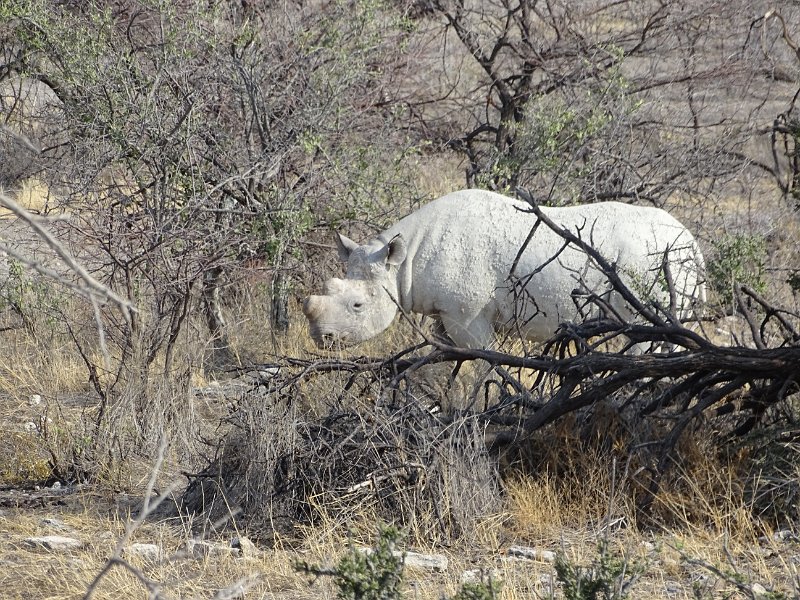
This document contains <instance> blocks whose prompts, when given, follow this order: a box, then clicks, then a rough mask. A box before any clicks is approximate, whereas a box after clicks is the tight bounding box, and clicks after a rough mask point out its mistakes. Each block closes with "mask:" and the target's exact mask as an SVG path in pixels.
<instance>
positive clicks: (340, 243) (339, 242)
mask: <svg viewBox="0 0 800 600" xmlns="http://www.w3.org/2000/svg"><path fill="white" fill-rule="evenodd" d="M336 248H337V249H338V250H339V260H341V261H342V262H344V263H346V262H347V261H348V260H350V253H351V252H352V251H353V250H355V249H356V248H358V244H356V243H355V242H354V241H353V240H351V239H350V238H349V237H347V236H345V235H342V234H341V233H339V232H337V233H336Z"/></svg>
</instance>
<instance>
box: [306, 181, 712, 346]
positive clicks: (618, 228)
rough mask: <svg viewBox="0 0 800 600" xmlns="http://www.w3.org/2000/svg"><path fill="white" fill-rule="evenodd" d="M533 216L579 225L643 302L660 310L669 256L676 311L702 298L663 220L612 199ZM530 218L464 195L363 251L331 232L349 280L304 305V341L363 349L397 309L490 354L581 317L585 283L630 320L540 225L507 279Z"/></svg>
mask: <svg viewBox="0 0 800 600" xmlns="http://www.w3.org/2000/svg"><path fill="white" fill-rule="evenodd" d="M542 210H543V212H544V213H545V214H546V215H547V216H549V217H550V218H551V219H552V220H553V221H555V222H556V223H558V224H560V225H561V226H562V227H565V228H567V229H569V230H571V231H572V232H573V233H578V230H579V229H580V232H579V235H580V236H581V238H582V239H584V240H586V241H588V242H590V243H591V244H592V245H593V246H594V247H595V248H596V249H597V250H599V251H600V252H601V253H602V254H603V255H604V256H605V257H606V259H608V260H609V261H610V262H611V263H615V264H616V265H617V271H618V273H620V275H621V276H622V278H623V280H625V281H626V282H627V283H628V284H629V285H630V287H631V289H632V290H633V291H635V292H636V293H637V294H638V295H639V296H640V297H641V298H642V299H643V300H648V299H654V298H655V299H658V300H659V301H660V302H661V303H662V304H663V305H664V306H668V305H669V296H668V293H667V291H666V289H665V288H666V286H665V285H664V276H663V270H662V269H661V265H662V261H663V258H664V251H665V250H667V249H669V255H668V256H669V270H670V274H671V276H672V278H673V280H674V284H675V288H676V291H677V293H678V301H679V304H680V307H679V308H680V312H681V313H682V314H683V315H684V316H688V314H687V313H689V312H690V311H691V310H692V307H693V306H694V304H695V300H703V299H704V296H705V291H704V286H703V284H702V283H701V282H700V277H699V272H700V271H701V270H702V256H701V254H700V251H699V249H698V246H697V243H696V242H695V239H694V238H693V237H692V234H691V233H689V231H688V230H687V229H686V228H685V227H684V226H683V225H682V224H681V223H679V222H678V221H677V220H676V219H674V218H673V217H672V216H670V215H669V213H667V212H665V211H663V210H660V209H657V208H649V207H640V206H631V205H628V204H621V203H618V202H605V203H599V204H589V205H585V206H572V207H566V208H543V209H542ZM535 222H536V217H535V216H534V215H533V214H531V213H530V212H529V207H528V206H527V204H525V203H524V202H521V201H518V200H513V199H510V198H506V197H504V196H501V195H499V194H495V193H492V192H487V191H482V190H465V191H460V192H454V193H452V194H448V195H447V196H443V197H442V198H439V199H437V200H434V201H433V202H431V203H429V204H427V205H426V206H423V207H422V208H420V209H419V210H417V211H416V212H414V213H412V214H410V215H409V216H407V217H405V218H404V219H402V220H401V221H399V222H398V223H397V224H396V225H394V226H393V227H390V228H389V229H387V230H386V231H384V232H383V233H381V234H380V235H379V236H378V237H377V238H375V239H373V240H371V241H369V242H367V243H366V244H364V245H358V244H356V243H354V242H352V241H351V240H349V239H347V238H346V237H344V236H338V237H337V242H338V245H339V255H340V257H341V258H342V260H343V261H345V262H346V264H347V275H346V277H345V278H344V279H338V278H334V279H331V280H329V281H328V282H327V283H326V284H325V288H324V291H323V295H321V296H310V297H309V298H308V299H307V300H306V302H305V304H304V306H303V311H304V313H305V314H306V317H307V318H308V321H309V326H310V331H311V336H312V337H313V338H314V340H315V341H316V342H317V344H318V345H319V346H323V347H324V346H331V345H333V344H343V345H348V344H353V343H358V342H361V341H363V340H366V339H369V338H371V337H373V336H375V335H377V334H378V333H380V332H381V331H383V330H384V329H386V328H387V327H388V326H389V325H390V324H391V322H392V320H393V319H394V317H395V315H396V314H397V305H399V306H400V307H402V309H403V310H404V311H408V312H415V313H419V314H423V315H438V316H439V317H440V318H441V322H442V324H443V325H444V328H445V330H446V332H447V334H448V335H449V336H450V338H451V339H452V340H453V342H454V343H455V344H456V345H458V346H462V347H476V348H480V347H486V346H489V345H490V344H491V342H492V340H493V338H494V336H495V334H496V333H501V332H509V333H512V334H514V335H516V334H520V335H523V336H524V337H525V338H527V339H529V340H533V341H544V340H546V339H547V338H549V337H550V336H551V335H552V334H553V333H554V332H555V331H556V329H557V328H558V326H559V324H560V323H561V322H564V321H574V320H576V319H578V318H579V314H578V310H577V308H576V302H575V300H574V299H573V297H572V292H573V290H576V289H578V288H582V287H586V288H588V289H591V290H592V291H594V292H596V293H598V294H606V295H607V298H608V301H609V302H610V303H611V305H612V306H613V307H614V308H615V309H616V310H617V311H619V312H620V313H621V314H623V315H625V316H626V317H627V316H632V315H631V312H630V310H629V309H628V307H626V306H625V304H624V302H623V301H622V300H621V298H619V296H618V295H617V294H616V293H615V292H613V291H612V292H610V293H609V292H608V290H609V285H608V281H607V278H606V277H605V275H604V274H603V273H602V272H601V271H600V270H598V269H597V268H596V267H594V266H593V264H592V263H591V261H590V260H589V259H588V257H587V256H586V254H585V253H583V252H581V251H580V250H578V249H576V248H573V247H571V246H570V247H569V248H567V249H565V250H564V251H562V252H561V253H560V254H558V252H559V249H560V248H561V247H562V245H563V240H562V238H561V237H559V236H558V235H557V234H555V233H553V232H552V231H551V230H550V229H549V228H548V227H547V226H546V225H544V224H541V225H540V226H539V228H538V229H537V230H536V233H535V235H534V236H533V239H532V240H531V241H530V243H529V244H528V245H527V247H526V250H525V252H524V253H523V255H522V256H521V258H520V260H519V263H518V265H517V268H516V271H515V273H514V274H511V272H510V271H511V267H512V264H513V262H514V258H515V257H516V255H517V253H518V251H519V249H520V248H521V247H522V245H523V243H524V241H525V238H526V237H527V236H528V234H529V232H530V231H531V228H532V227H533V226H534V224H535ZM556 255H558V256H557V257H556V258H555V259H553V257H555V256H556ZM523 282H524V289H523V285H522V284H523ZM515 284H516V289H515Z"/></svg>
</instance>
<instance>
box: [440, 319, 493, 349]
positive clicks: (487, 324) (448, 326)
mask: <svg viewBox="0 0 800 600" xmlns="http://www.w3.org/2000/svg"><path fill="white" fill-rule="evenodd" d="M439 316H440V318H441V319H442V325H444V329H445V331H446V332H447V335H448V336H449V337H450V339H451V340H453V344H455V345H456V346H459V347H461V348H488V347H489V346H491V344H492V341H493V340H494V327H493V326H492V321H491V319H489V318H488V316H487V315H485V314H484V312H481V313H478V314H477V315H474V316H469V315H465V314H455V315H452V314H450V313H441V314H440V315H439Z"/></svg>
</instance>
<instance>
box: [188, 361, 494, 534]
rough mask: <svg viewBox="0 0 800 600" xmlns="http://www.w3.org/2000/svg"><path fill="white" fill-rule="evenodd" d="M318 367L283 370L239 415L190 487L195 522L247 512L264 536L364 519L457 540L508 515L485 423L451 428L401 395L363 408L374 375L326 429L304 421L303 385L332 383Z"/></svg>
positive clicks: (456, 423)
mask: <svg viewBox="0 0 800 600" xmlns="http://www.w3.org/2000/svg"><path fill="white" fill-rule="evenodd" d="M309 366H310V369H308V370H306V369H301V370H300V372H299V373H298V372H296V369H297V367H296V366H295V372H294V373H293V372H292V368H291V367H290V366H288V365H286V366H284V367H281V374H280V375H278V376H275V377H274V378H272V379H271V380H270V381H269V382H268V383H266V388H267V395H266V396H264V395H260V394H258V393H251V394H247V395H245V396H243V397H242V398H241V399H240V400H239V401H238V402H237V403H236V405H235V407H234V409H233V411H232V414H231V417H230V419H229V421H230V430H229V431H228V433H227V434H226V435H224V436H223V438H222V442H221V444H220V446H219V448H218V449H217V454H216V455H215V457H214V459H213V461H212V463H211V464H210V466H209V467H208V468H207V469H205V470H204V471H203V472H201V473H199V474H197V475H192V476H191V479H192V482H191V483H190V485H189V488H188V489H187V491H186V493H185V494H184V499H183V502H184V508H185V509H186V510H189V511H204V512H206V514H208V515H209V516H210V517H212V518H214V517H217V516H219V515H221V514H224V513H227V512H229V511H230V512H236V511H238V510H241V511H242V515H243V518H244V519H245V521H246V522H247V523H248V525H249V526H250V527H253V528H259V529H261V530H262V532H265V531H270V530H278V531H281V530H282V531H286V526H287V525H289V524H292V523H298V522H301V523H313V522H317V521H319V520H320V519H322V518H323V517H324V518H326V519H331V520H332V521H334V522H335V523H337V524H338V525H341V526H343V527H346V526H347V525H352V524H353V523H356V522H358V521H359V520H360V519H362V518H363V517H364V515H365V514H367V515H374V516H375V517H376V518H379V519H382V520H385V521H389V522H394V523H398V524H402V525H404V526H407V527H409V528H410V529H412V530H413V531H419V532H423V531H424V532H429V534H430V535H433V536H436V537H440V536H441V537H444V538H447V539H449V538H452V537H455V536H460V535H464V534H468V533H470V532H472V531H473V530H474V528H475V526H476V524H477V522H478V521H479V519H480V517H482V516H484V515H486V514H488V513H490V512H491V511H493V510H496V509H498V508H499V487H498V479H497V473H496V468H495V467H494V466H493V461H492V460H490V458H489V456H488V454H487V451H486V446H485V443H484V441H483V434H482V430H481V428H480V423H479V422H478V421H476V420H474V419H473V418H471V417H463V418H458V419H455V420H453V419H448V418H442V417H441V416H440V415H437V414H435V413H432V412H431V411H430V410H429V406H428V405H426V403H424V402H421V401H419V400H418V399H417V398H415V397H414V396H413V395H412V394H410V393H395V392H398V390H394V391H390V390H389V389H385V390H384V391H385V392H386V394H385V395H384V397H383V398H382V399H381V400H380V401H378V403H377V404H374V403H372V402H369V401H366V402H365V400H368V399H369V398H374V394H376V393H380V390H381V386H380V385H376V373H375V372H374V371H371V370H370V369H369V368H368V369H367V370H364V371H361V375H360V376H356V377H355V379H362V381H361V382H360V383H359V382H355V383H353V385H352V387H351V388H350V391H349V392H346V393H345V396H346V397H348V398H350V401H351V402H355V403H357V404H360V405H361V408H360V409H358V410H356V409H355V408H353V407H349V408H348V407H345V406H344V405H343V404H340V403H336V404H337V405H336V406H333V407H330V408H329V409H328V410H327V412H326V413H324V414H322V415H321V416H319V417H314V416H313V415H312V414H303V413H301V412H300V410H299V407H298V400H299V398H301V397H302V389H303V387H304V383H306V382H307V380H309V379H311V378H325V377H327V376H328V375H326V373H325V369H317V368H316V366H315V365H314V364H313V363H312V364H310V365H309ZM317 383H319V382H317ZM365 384H368V385H365ZM356 389H358V390H359V391H358V392H356V391H355V390H356ZM354 394H355V396H356V398H355V399H354V398H353V395H354Z"/></svg>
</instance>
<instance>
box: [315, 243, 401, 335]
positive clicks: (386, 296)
mask: <svg viewBox="0 0 800 600" xmlns="http://www.w3.org/2000/svg"><path fill="white" fill-rule="evenodd" d="M336 243H337V246H338V247H339V257H340V258H341V259H342V261H344V262H345V263H346V264H347V276H346V278H345V279H337V278H335V277H334V278H333V279H330V280H328V281H327V282H326V283H325V287H324V289H323V292H322V294H323V295H322V296H309V297H308V298H307V299H306V301H305V303H304V304H303V313H305V315H306V317H307V318H308V324H309V329H310V331H311V337H312V338H314V341H315V342H316V343H317V346H319V347H321V348H329V347H332V346H334V345H342V346H347V345H352V344H357V343H359V342H363V341H364V340H368V339H369V338H371V337H374V336H375V335H377V334H379V333H380V332H381V331H383V330H384V329H386V328H387V327H389V325H390V324H391V323H392V320H393V319H394V317H395V315H396V314H397V305H396V304H395V300H396V299H397V267H398V266H399V265H400V264H402V262H403V261H404V260H405V257H406V243H405V240H403V238H402V237H400V236H399V235H398V236H395V237H394V238H393V239H392V240H391V241H390V242H389V243H388V244H387V243H383V242H381V241H380V240H374V241H372V242H370V243H369V244H366V245H364V246H359V245H358V244H356V243H355V242H353V241H352V240H349V239H348V238H346V237H345V236H343V235H339V234H337V236H336Z"/></svg>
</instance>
